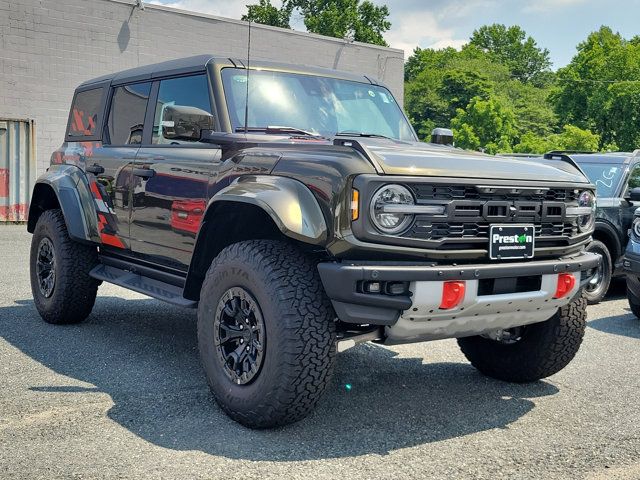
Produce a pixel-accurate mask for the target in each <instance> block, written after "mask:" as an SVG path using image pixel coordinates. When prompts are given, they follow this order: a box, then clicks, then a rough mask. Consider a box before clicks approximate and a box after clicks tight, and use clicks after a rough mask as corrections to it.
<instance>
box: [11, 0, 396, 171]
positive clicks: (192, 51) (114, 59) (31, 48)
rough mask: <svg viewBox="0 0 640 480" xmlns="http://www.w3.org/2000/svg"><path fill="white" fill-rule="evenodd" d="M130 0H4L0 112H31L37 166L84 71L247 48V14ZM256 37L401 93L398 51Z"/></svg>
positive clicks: (261, 47) (263, 47)
mask: <svg viewBox="0 0 640 480" xmlns="http://www.w3.org/2000/svg"><path fill="white" fill-rule="evenodd" d="M247 3H249V2H247ZM134 4H135V2H134V1H133V0H0V118H29V119H33V120H35V124H36V141H37V158H38V162H37V163H38V172H39V173H41V172H42V171H43V170H44V169H45V168H46V166H47V165H48V163H49V157H50V155H51V152H52V151H53V150H55V149H56V148H57V147H58V146H59V145H60V144H61V143H62V141H63V136H64V129H65V127H66V122H67V115H68V109H69V103H70V101H71V97H72V95H73V90H74V88H75V87H76V86H77V85H78V84H80V83H81V82H83V81H84V80H87V79H89V78H93V77H97V76H99V75H103V74H106V73H110V72H115V71H118V70H123V69H126V68H131V67H135V66H138V65H144V64H149V63H155V62H159V61H163V60H168V59H172V58H179V57H186V56H189V55H196V54H200V53H212V54H215V55H220V56H231V57H238V58H245V57H246V51H247V24H246V23H245V22H241V21H238V20H231V19H224V18H219V17H213V16H210V15H201V14H193V13H189V12H184V11H180V10H175V9H171V8H167V7H160V6H155V5H146V8H145V10H144V11H141V10H140V9H138V8H135V7H134ZM251 36H252V39H251V40H252V41H251V43H252V56H253V58H255V59H261V60H275V61H284V62H289V63H296V64H303V65H314V66H320V67H325V68H337V69H339V70H346V71H350V72H356V73H362V74H365V75H369V76H372V77H374V78H378V79H381V80H382V81H383V82H385V83H386V84H387V85H388V86H389V87H390V88H391V89H392V90H393V92H394V94H395V95H396V96H397V98H398V101H400V102H401V101H402V95H403V61H404V58H403V57H404V54H403V52H402V51H401V50H395V49H390V48H382V47H377V46H373V45H365V44H360V43H353V44H346V43H345V42H343V41H341V40H338V39H332V38H328V37H321V36H319V35H311V34H307V33H302V32H294V31H290V30H283V29H279V28H273V27H267V26H263V25H255V24H254V25H253V27H252V31H251Z"/></svg>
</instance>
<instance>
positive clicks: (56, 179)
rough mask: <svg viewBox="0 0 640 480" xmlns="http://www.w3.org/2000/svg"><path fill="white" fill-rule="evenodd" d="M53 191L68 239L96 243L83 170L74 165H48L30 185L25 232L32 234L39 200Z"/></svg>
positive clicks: (95, 222)
mask: <svg viewBox="0 0 640 480" xmlns="http://www.w3.org/2000/svg"><path fill="white" fill-rule="evenodd" d="M51 191H53V194H54V195H55V197H56V199H57V200H58V204H59V205H60V208H61V209H62V214H63V216H64V221H65V224H66V226H67V231H68V232H69V237H71V239H73V240H76V241H79V242H89V243H100V235H99V233H98V215H97V212H96V206H95V202H94V200H93V196H92V195H91V190H90V187H89V182H88V180H87V177H86V175H85V174H84V172H83V171H82V170H81V169H80V168H78V167H77V166H75V165H66V164H62V165H51V166H50V167H49V169H48V170H47V171H46V173H44V174H43V175H41V176H40V177H39V178H38V179H37V180H36V184H35V186H34V187H33V194H32V196H31V204H30V206H29V217H28V220H27V231H28V232H30V233H33V231H34V230H35V227H36V222H37V219H38V217H39V216H40V212H39V211H38V209H39V208H41V206H42V203H43V201H44V200H45V198H46V196H47V195H50V192H51Z"/></svg>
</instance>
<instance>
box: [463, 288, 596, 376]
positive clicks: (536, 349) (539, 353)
mask: <svg viewBox="0 0 640 480" xmlns="http://www.w3.org/2000/svg"><path fill="white" fill-rule="evenodd" d="M586 318H587V301H586V299H585V297H584V295H582V294H579V295H578V296H577V297H576V298H575V299H574V300H573V301H572V302H571V303H569V304H568V305H565V306H564V307H561V308H559V309H558V312H557V313H556V314H555V315H554V316H553V317H551V318H550V319H549V320H547V321H545V322H540V323H534V324H532V325H526V326H523V327H516V328H511V329H508V330H503V331H500V335H498V336H495V335H491V336H489V335H486V336H485V335H481V336H474V337H465V338H459V339H458V345H460V348H461V349H462V353H463V354H464V355H465V357H467V359H468V360H469V361H470V362H471V364H472V365H473V366H474V367H476V368H477V369H478V370H480V372H482V373H483V374H485V375H487V376H489V377H493V378H497V379H498V380H504V381H507V382H517V383H526V382H534V381H536V380H540V379H541V378H545V377H548V376H550V375H553V374H554V373H557V372H559V371H560V370H562V369H563V368H564V367H566V366H567V365H568V364H569V362H570V361H571V360H572V359H573V357H574V356H575V355H576V353H577V352H578V349H579V348H580V344H581V343H582V337H583V336H584V331H585V327H586Z"/></svg>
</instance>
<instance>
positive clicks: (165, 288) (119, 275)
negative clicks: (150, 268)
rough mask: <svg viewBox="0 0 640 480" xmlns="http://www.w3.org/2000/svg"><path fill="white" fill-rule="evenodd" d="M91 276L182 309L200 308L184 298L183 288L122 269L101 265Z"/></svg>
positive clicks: (91, 272)
mask: <svg viewBox="0 0 640 480" xmlns="http://www.w3.org/2000/svg"><path fill="white" fill-rule="evenodd" d="M89 276H91V277H93V278H95V279H96V280H102V281H105V282H108V283H113V284H114V285H119V286H121V287H124V288H128V289H129V290H133V291H135V292H138V293H142V294H144V295H149V296H150V297H153V298H157V299H158V300H163V301H165V302H168V303H172V304H174V305H178V306H180V307H186V308H196V307H197V306H198V302H194V301H192V300H187V299H186V298H184V297H183V296H182V288H181V287H177V286H175V285H171V284H169V283H165V282H162V281H160V280H155V279H153V278H149V277H144V276H142V275H140V274H137V273H133V272H129V271H127V270H123V269H121V268H117V267H112V266H109V265H102V264H101V265H98V266H96V267H95V268H94V269H93V270H91V271H90V272H89Z"/></svg>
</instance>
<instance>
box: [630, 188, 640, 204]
mask: <svg viewBox="0 0 640 480" xmlns="http://www.w3.org/2000/svg"><path fill="white" fill-rule="evenodd" d="M629 200H631V201H632V202H640V187H634V188H632V189H631V190H629Z"/></svg>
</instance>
